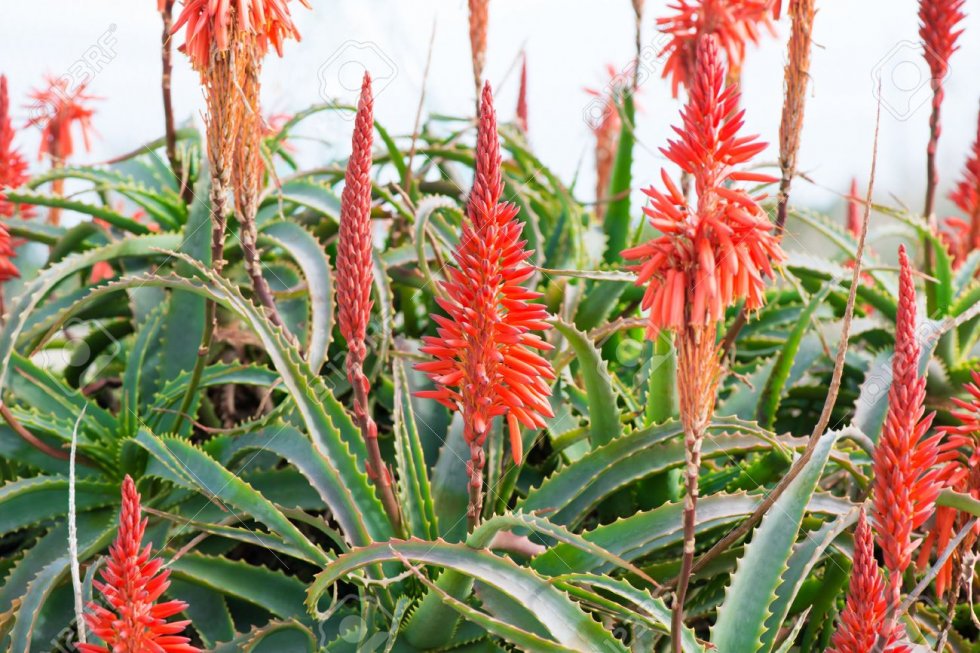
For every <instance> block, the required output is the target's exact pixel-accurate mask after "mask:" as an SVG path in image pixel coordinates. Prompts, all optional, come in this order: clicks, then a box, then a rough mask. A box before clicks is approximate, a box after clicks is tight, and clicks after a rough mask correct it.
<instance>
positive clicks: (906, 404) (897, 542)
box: [873, 245, 942, 605]
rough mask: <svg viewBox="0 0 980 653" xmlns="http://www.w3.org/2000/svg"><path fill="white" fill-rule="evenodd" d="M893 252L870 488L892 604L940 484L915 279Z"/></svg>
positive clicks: (902, 257) (905, 262)
mask: <svg viewBox="0 0 980 653" xmlns="http://www.w3.org/2000/svg"><path fill="white" fill-rule="evenodd" d="M898 258H899V264H900V266H901V271H900V274H899V295H898V315H897V318H896V324H895V354H894V357H893V359H892V385H891V388H889V390H888V412H887V414H886V415H885V423H884V426H883V427H882V431H881V438H880V440H879V441H878V444H877V446H876V447H875V451H874V473H875V478H874V488H873V495H874V512H875V522H876V526H877V530H878V535H879V543H880V545H881V549H882V551H883V553H884V561H885V568H886V569H887V570H888V574H889V582H890V585H891V593H892V596H891V598H892V599H893V600H895V601H896V605H897V599H898V598H899V596H900V592H901V583H902V574H903V573H904V572H905V570H906V569H908V566H909V563H910V562H911V560H912V552H913V551H914V550H915V547H916V543H914V542H913V540H912V531H914V530H915V529H917V528H919V527H920V526H921V525H922V524H923V523H925V521H926V520H927V519H928V518H929V517H930V516H932V513H933V508H934V505H935V501H936V496H937V495H938V494H939V490H940V489H941V487H942V481H941V479H940V478H939V470H938V469H937V468H935V464H936V460H937V457H938V453H939V451H938V446H939V436H932V437H929V438H926V437H925V435H926V432H927V431H928V430H929V427H930V425H931V424H932V419H933V417H934V416H935V413H931V414H929V415H928V416H926V417H923V413H924V412H925V407H924V403H925V395H926V380H925V377H923V376H920V375H919V357H920V352H921V347H920V344H919V342H918V340H917V339H916V328H915V326H916V324H915V319H916V318H915V314H916V307H915V283H914V281H913V278H912V266H911V264H910V263H909V258H908V255H907V254H906V252H905V246H904V245H903V246H901V247H899V250H898Z"/></svg>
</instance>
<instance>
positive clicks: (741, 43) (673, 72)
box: [657, 0, 772, 97]
mask: <svg viewBox="0 0 980 653" xmlns="http://www.w3.org/2000/svg"><path fill="white" fill-rule="evenodd" d="M769 2H770V0H675V1H674V3H673V4H671V5H669V8H670V10H671V11H672V12H673V13H672V14H671V15H670V16H665V17H663V18H658V19H657V28H658V29H659V30H660V31H661V32H663V33H664V34H666V35H667V36H668V37H669V39H670V40H669V42H668V43H667V45H666V46H664V48H663V49H662V50H661V52H660V55H661V56H664V55H666V57H667V60H666V62H665V64H664V72H663V77H664V79H666V78H667V77H670V80H671V89H672V92H673V95H674V97H677V91H678V89H679V88H680V87H681V86H684V87H687V86H689V84H690V83H691V81H692V80H693V79H694V75H695V72H696V63H697V48H698V42H699V40H700V39H701V37H702V36H707V35H714V36H715V37H716V38H717V39H718V44H719V46H721V48H722V49H723V50H724V51H725V54H726V55H727V59H728V72H729V74H730V75H732V76H733V78H737V77H738V73H739V70H740V69H741V67H742V61H743V60H744V59H745V47H746V44H748V43H758V42H759V36H760V32H761V29H763V28H764V29H768V30H771V29H772V25H771V21H770V11H771V9H770V7H769Z"/></svg>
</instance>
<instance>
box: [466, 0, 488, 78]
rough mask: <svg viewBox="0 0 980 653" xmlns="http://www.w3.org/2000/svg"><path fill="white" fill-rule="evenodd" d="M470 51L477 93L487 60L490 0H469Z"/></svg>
mask: <svg viewBox="0 0 980 653" xmlns="http://www.w3.org/2000/svg"><path fill="white" fill-rule="evenodd" d="M469 6H470V51H471V56H472V59H473V81H474V83H475V84H476V90H477V95H479V94H480V86H481V85H482V84H483V66H484V65H485V64H486V61H487V26H488V25H489V23H490V0H469Z"/></svg>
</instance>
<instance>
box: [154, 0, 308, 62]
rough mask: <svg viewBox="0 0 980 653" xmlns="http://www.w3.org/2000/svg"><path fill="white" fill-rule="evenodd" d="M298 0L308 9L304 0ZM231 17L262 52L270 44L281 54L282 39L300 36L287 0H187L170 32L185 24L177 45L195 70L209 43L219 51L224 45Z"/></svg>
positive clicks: (206, 56) (205, 57) (208, 54)
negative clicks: (183, 36)
mask: <svg viewBox="0 0 980 653" xmlns="http://www.w3.org/2000/svg"><path fill="white" fill-rule="evenodd" d="M299 1H300V2H301V3H302V4H303V6H304V7H306V8H307V9H311V7H310V4H309V2H307V0H299ZM232 20H235V21H237V22H238V29H239V30H241V31H242V32H245V33H249V34H253V35H255V36H256V37H257V39H258V45H259V49H260V51H261V53H262V54H265V52H266V51H267V50H268V48H269V45H270V44H271V45H272V47H274V48H275V49H276V53H277V54H279V56H280V57H281V56H282V44H283V41H285V40H286V39H288V38H293V39H296V40H297V41H298V40H299V39H300V36H299V32H298V31H297V30H296V26H295V25H294V24H293V18H292V15H291V14H290V13H289V0H222V1H221V2H217V1H216V0H187V1H186V2H185V3H184V9H183V11H181V12H180V16H178V18H177V20H176V22H175V23H174V26H173V33H175V34H176V33H177V31H178V30H179V29H180V28H181V27H183V26H184V25H185V24H186V25H187V31H186V37H185V38H186V40H185V41H184V45H182V46H181V47H180V49H181V51H182V52H184V54H186V55H187V56H188V57H190V59H191V63H192V65H193V66H194V68H195V69H196V70H198V71H202V72H203V71H205V70H207V67H208V63H209V61H210V59H211V48H212V46H214V47H215V48H216V50H217V51H219V52H223V51H225V50H227V49H228V46H229V45H230V39H229V33H230V31H231V22H232Z"/></svg>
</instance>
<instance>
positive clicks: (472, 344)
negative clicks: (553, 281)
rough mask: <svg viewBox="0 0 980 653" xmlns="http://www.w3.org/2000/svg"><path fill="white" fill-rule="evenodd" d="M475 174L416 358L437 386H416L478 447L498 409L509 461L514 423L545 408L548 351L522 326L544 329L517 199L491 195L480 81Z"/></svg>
mask: <svg viewBox="0 0 980 653" xmlns="http://www.w3.org/2000/svg"><path fill="white" fill-rule="evenodd" d="M476 151H477V161H476V176H475V178H474V182H473V190H472V191H471V193H470V199H469V205H468V206H467V211H466V215H467V220H466V221H465V222H464V225H463V233H462V235H461V237H460V241H459V245H457V247H456V250H455V252H454V253H453V258H454V260H455V263H456V265H455V266H449V267H448V268H447V269H448V271H449V280H448V281H445V282H443V283H442V288H443V289H444V290H445V294H446V296H445V297H443V298H439V299H438V301H439V305H440V306H441V307H442V308H443V310H445V311H446V313H447V315H448V316H447V317H443V316H440V315H434V316H433V319H434V320H435V321H436V322H437V323H438V324H439V329H438V335H437V336H429V337H426V338H425V339H424V342H425V346H424V347H422V351H423V352H424V353H426V354H428V355H430V356H433V357H434V358H435V360H434V361H431V362H427V363H422V364H420V365H418V369H419V370H421V371H423V372H425V373H427V374H428V375H429V377H430V378H431V379H432V381H433V382H434V383H435V384H436V386H437V389H436V390H431V391H424V392H420V393H419V396H424V397H429V398H432V399H435V400H436V401H438V402H440V403H442V404H443V405H445V406H447V407H448V408H450V409H452V410H459V411H460V412H462V414H463V423H464V435H465V437H466V440H467V442H470V443H475V444H477V445H482V444H483V442H484V440H485V439H486V437H487V434H488V433H489V432H490V426H491V423H492V422H493V420H494V418H496V417H498V416H506V419H507V425H508V428H509V431H510V439H511V449H512V452H513V455H514V458H515V460H520V457H521V438H520V427H519V425H524V426H525V427H527V428H541V427H543V426H544V425H545V421H544V418H545V417H551V416H553V413H552V410H551V406H550V405H549V403H548V397H549V396H550V395H551V384H550V382H551V381H552V380H553V379H554V378H555V373H554V371H553V370H552V368H551V364H550V363H549V362H548V361H547V360H545V359H544V358H542V357H541V356H540V355H539V354H538V353H537V352H538V351H542V350H548V349H551V345H549V344H548V343H546V342H545V341H544V340H543V339H542V338H541V337H540V336H538V335H536V334H534V333H532V332H533V331H540V330H544V329H547V328H549V326H550V325H549V324H548V323H547V322H545V320H546V319H547V317H548V313H547V311H546V310H545V308H544V307H543V306H542V305H541V304H539V303H537V302H535V301H534V300H536V299H538V298H539V297H540V293H537V292H534V291H531V290H528V289H526V288H525V287H524V286H522V285H521V284H522V283H523V282H525V281H527V279H529V278H530V277H531V276H532V275H533V274H534V269H533V268H532V267H531V266H529V265H527V263H526V261H527V259H528V258H529V257H530V256H531V252H529V251H527V250H525V249H524V245H525V244H526V243H525V241H523V240H521V231H522V229H523V226H522V225H521V223H520V222H518V221H517V220H516V219H515V218H516V216H517V207H516V206H514V205H513V204H509V203H501V202H500V198H501V194H502V193H503V182H502V179H501V172H500V143H499V139H498V136H497V121H496V115H495V113H494V108H493V97H492V95H491V92H490V85H489V84H487V85H486V86H484V89H483V98H482V106H481V109H480V124H479V132H478V137H477V150H476Z"/></svg>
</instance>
